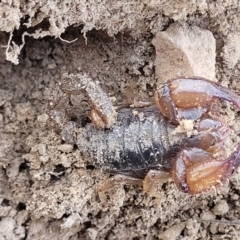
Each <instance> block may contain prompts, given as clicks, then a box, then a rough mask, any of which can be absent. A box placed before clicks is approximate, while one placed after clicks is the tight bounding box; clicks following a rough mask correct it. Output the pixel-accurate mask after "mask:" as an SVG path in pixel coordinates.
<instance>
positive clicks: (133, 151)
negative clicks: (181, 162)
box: [77, 106, 179, 178]
mask: <svg viewBox="0 0 240 240" xmlns="http://www.w3.org/2000/svg"><path fill="white" fill-rule="evenodd" d="M174 128H175V126H174V125H172V124H171V123H169V121H168V120H167V119H166V118H164V117H163V116H162V115H161V114H160V113H159V111H158V109H157V108H156V106H152V107H149V108H146V109H144V108H140V109H122V110H120V111H119V112H118V115H117V118H116V122H115V124H113V126H112V127H111V128H110V129H106V130H99V129H97V128H96V127H95V126H94V125H93V124H88V125H87V126H85V128H84V131H83V135H84V136H83V135H82V136H80V135H79V138H78V141H77V145H78V147H79V149H84V152H85V153H87V154H88V155H89V157H90V158H91V159H92V160H93V163H94V165H96V166H98V167H101V168H102V169H104V170H107V171H110V172H113V173H121V174H125V175H129V176H133V177H138V178H140V177H141V178H143V177H144V176H145V175H146V173H147V172H148V171H149V170H158V169H161V170H165V171H169V170H170V169H171V168H172V164H173V163H172V161H171V159H172V157H174V156H175V155H176V154H177V152H178V151H177V150H178V148H179V145H178V144H172V143H171V144H170V141H169V135H170V132H171V131H172V130H173V129H174ZM83 138H85V141H84V140H83Z"/></svg>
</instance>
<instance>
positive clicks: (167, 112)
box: [49, 74, 240, 194]
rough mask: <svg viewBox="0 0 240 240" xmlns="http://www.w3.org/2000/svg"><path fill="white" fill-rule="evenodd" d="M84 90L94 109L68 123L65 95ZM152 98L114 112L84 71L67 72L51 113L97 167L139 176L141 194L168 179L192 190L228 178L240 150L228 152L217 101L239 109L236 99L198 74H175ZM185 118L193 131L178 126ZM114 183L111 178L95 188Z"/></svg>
mask: <svg viewBox="0 0 240 240" xmlns="http://www.w3.org/2000/svg"><path fill="white" fill-rule="evenodd" d="M83 91H84V92H85V93H87V95H88V97H89V103H90V105H91V108H92V109H91V112H90V115H89V118H90V120H91V123H87V124H86V125H85V126H81V125H80V124H79V123H77V122H76V121H71V120H70V117H69V116H68V112H67V105H68V102H69V98H70V96H71V95H76V94H80V93H81V92H83ZM154 98H155V103H156V104H155V105H151V106H148V107H142V108H130V107H129V108H123V109H120V110H119V111H116V110H115V108H114V107H113V105H112V102H111V101H110V99H109V97H108V95H107V94H106V93H105V92H104V91H103V90H102V89H101V87H100V86H99V84H98V83H97V82H94V81H93V80H92V79H91V78H90V77H89V76H88V75H86V74H76V75H73V74H70V75H65V80H64V81H63V82H62V83H59V84H57V86H56V88H55V89H54V91H53V93H52V95H51V99H50V101H49V116H50V119H51V120H52V121H53V122H54V125H55V126H56V127H57V129H58V130H59V131H60V132H61V136H62V138H63V139H64V140H65V141H67V142H70V143H73V144H76V145H77V146H78V148H79V149H80V151H81V152H82V153H83V154H84V155H85V156H86V157H88V159H92V161H93V164H94V165H95V166H97V167H100V168H101V169H103V170H106V171H108V172H110V173H113V174H118V175H117V176H119V175H120V176H125V177H123V178H122V179H126V180H129V182H132V183H137V182H139V181H140V180H141V179H142V180H141V182H142V183H143V188H144V190H145V191H147V192H150V193H151V186H152V185H153V184H155V185H156V184H157V185H158V184H159V183H160V182H161V179H163V178H166V176H167V177H169V176H171V177H172V178H173V180H174V182H175V184H176V186H177V187H178V189H180V190H181V191H183V192H185V193H190V194H197V193H201V192H203V191H206V190H207V189H209V188H211V187H213V186H217V185H219V184H220V183H222V182H224V181H225V180H226V179H228V178H229V177H230V176H231V175H232V174H233V172H234V171H235V170H236V169H237V168H238V167H239V165H240V147H238V148H237V150H236V151H235V152H233V153H232V154H231V155H230V156H228V157H227V151H226V149H225V148H224V141H225V139H226V138H227V137H228V136H229V134H230V127H229V126H227V125H226V124H225V123H224V122H223V121H221V120H220V118H221V116H220V115H219V113H218V112H219V109H216V103H218V102H219V101H220V100H222V99H223V100H226V101H229V102H231V103H232V104H233V105H235V106H236V107H237V108H238V109H240V98H239V96H238V95H237V94H235V93H234V92H232V91H230V90H229V89H228V88H226V87H223V86H221V85H220V84H219V83H216V82H212V81H210V80H207V79H204V78H199V77H191V78H187V77H179V78H177V79H173V80H169V81H168V82H167V83H166V84H164V85H163V86H161V87H159V88H158V89H157V90H156V92H155V95H154ZM186 120H187V121H191V122H192V123H193V131H192V134H191V135H189V134H187V133H186V132H185V133H184V132H177V131H176V128H177V127H178V125H180V124H181V123H182V122H183V121H186ZM112 179H114V177H113V178H112ZM116 179H117V178H115V180H116ZM115 180H111V178H110V179H109V181H108V182H107V183H106V184H105V186H104V185H103V186H102V187H101V190H103V189H107V188H108V187H109V186H111V185H112V184H114V181H115ZM115 183H116V181H115Z"/></svg>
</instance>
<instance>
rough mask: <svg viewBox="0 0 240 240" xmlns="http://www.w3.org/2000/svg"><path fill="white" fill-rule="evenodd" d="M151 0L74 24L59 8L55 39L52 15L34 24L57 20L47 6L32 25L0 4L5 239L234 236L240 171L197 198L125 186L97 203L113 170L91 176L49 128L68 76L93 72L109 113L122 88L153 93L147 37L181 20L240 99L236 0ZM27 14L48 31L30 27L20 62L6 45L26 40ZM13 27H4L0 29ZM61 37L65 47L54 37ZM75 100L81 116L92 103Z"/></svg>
mask: <svg viewBox="0 0 240 240" xmlns="http://www.w3.org/2000/svg"><path fill="white" fill-rule="evenodd" d="M16 2H17V1H16ZM36 2H37V1H36ZM63 2H65V1H63ZM103 2H104V4H105V5H106V6H105V5H104V6H105V8H104V9H105V10H104V11H106V12H107V10H106V9H110V10H111V11H113V8H114V6H113V5H111V4H110V3H108V2H106V1H103ZM123 2H124V1H123ZM151 2H152V3H151V4H152V5H151V4H147V3H145V2H144V1H142V3H141V4H137V3H135V2H133V3H132V6H131V7H132V10H131V11H130V10H129V9H131V8H126V5H123V3H122V5H121V7H120V6H118V5H117V6H115V8H116V9H115V10H116V11H115V15H112V12H111V11H110V10H109V11H110V12H111V14H110V15H106V16H107V17H105V18H104V17H103V16H102V17H99V11H97V12H96V16H94V14H92V15H91V16H92V18H90V17H89V15H87V16H88V17H86V15H84V14H83V13H82V15H81V14H79V18H77V17H76V18H71V19H72V21H70V20H69V19H68V18H67V17H66V16H68V15H69V16H72V15H73V14H75V15H76V14H77V13H75V12H71V11H70V10H69V12H58V11H54V14H55V15H57V14H59V16H60V15H61V14H62V16H65V18H64V17H62V18H61V19H58V21H59V22H60V23H61V21H62V22H64V24H63V25H61V24H60V23H59V25H56V28H57V26H58V27H59V26H62V28H60V27H59V28H58V32H56V31H53V28H52V25H54V24H53V20H51V18H50V20H51V21H50V20H49V24H46V23H45V22H44V17H42V18H40V16H42V15H44V14H45V15H46V16H50V14H51V16H55V15H54V14H53V9H54V8H53V9H51V11H50V10H49V11H48V12H47V11H46V9H45V10H44V9H42V8H41V11H40V10H39V18H38V17H37V15H33V14H32V15H31V14H30V13H29V12H28V13H26V9H27V8H21V7H20V5H18V4H16V5H8V4H7V3H6V4H5V3H4V4H5V5H4V4H3V3H2V4H1V5H0V6H1V7H2V9H0V11H3V10H4V9H5V10H4V11H10V10H11V9H12V11H10V13H11V14H13V16H15V18H12V19H10V18H9V17H6V16H5V18H4V19H5V25H4V24H3V25H1V24H0V27H1V30H2V32H1V33H0V41H1V46H2V47H1V48H0V51H1V52H0V54H1V57H0V126H1V128H0V131H1V134H0V239H72V240H73V239H135V240H136V239H214V240H218V239H240V221H239V218H240V203H239V193H240V172H239V171H237V172H236V174H235V175H234V176H232V177H231V179H229V180H228V181H227V182H226V183H225V184H223V185H222V186H221V187H219V188H217V189H212V190H210V191H208V192H206V193H203V194H198V195H196V196H190V195H188V194H184V193H181V192H179V191H178V190H177V189H176V187H175V185H174V183H173V182H172V181H169V182H166V183H164V184H163V185H162V186H161V189H160V194H161V197H160V198H152V197H150V196H149V195H147V194H145V193H144V192H143V191H142V188H141V187H138V186H122V185H120V186H118V187H116V188H114V189H112V190H111V191H110V192H109V196H108V197H109V199H108V201H106V202H105V203H102V202H101V201H100V199H99V197H98V193H97V187H98V185H99V183H100V182H101V181H103V180H104V179H107V178H108V177H109V174H107V173H104V172H102V171H101V170H100V169H96V168H94V166H92V163H91V161H90V159H83V157H82V154H81V152H80V151H79V150H78V149H77V147H76V146H73V145H71V144H68V143H66V142H64V141H63V140H62V139H61V136H60V135H59V133H57V132H56V131H55V130H54V129H53V128H51V127H50V126H48V125H46V124H45V122H46V121H45V120H46V113H47V111H48V109H47V103H48V99H49V96H50V92H51V89H52V88H54V85H55V84H56V83H57V82H59V81H61V80H62V75H63V74H64V73H66V72H68V73H77V72H86V73H88V74H89V75H90V76H91V77H92V78H93V79H94V80H98V81H99V82H100V84H101V86H102V87H103V88H104V90H106V91H107V92H108V94H109V96H110V97H112V98H113V99H115V104H116V105H121V104H124V103H126V98H128V97H129V91H127V90H126V88H127V87H128V86H132V85H133V86H134V87H135V89H137V91H138V92H139V94H143V95H145V96H152V95H153V92H154V89H155V88H156V86H158V85H159V79H158V78H157V77H156V75H155V66H154V61H155V58H156V52H155V48H154V46H153V44H152V40H153V38H154V36H155V34H156V32H158V31H163V30H166V29H168V28H169V27H170V26H171V24H173V23H174V22H178V21H179V22H185V23H186V24H188V25H193V26H198V27H200V28H203V29H208V30H209V31H211V32H212V33H213V35H214V37H215V39H216V44H217V48H216V54H217V57H216V79H217V80H218V81H220V82H221V83H222V84H223V85H225V86H228V87H229V88H230V89H232V90H233V91H235V92H237V93H239V94H240V87H239V86H240V85H239V80H240V63H239V58H240V41H239V36H240V31H239V24H238V21H237V19H239V17H240V15H239V7H238V6H237V3H236V4H235V5H234V3H233V1H231V2H230V1H229V2H228V1H224V3H219V4H215V3H207V2H206V3H205V2H203V4H202V5H196V4H190V3H189V1H187V2H184V1H182V2H181V4H179V5H177V4H175V1H173V2H172V3H171V2H169V3H168V4H167V3H162V5H161V4H157V3H155V2H154V1H151ZM19 4H20V3H19ZM28 4H29V3H28ZM41 4H42V2H41ZM102 4H103V3H102ZM102 4H100V5H99V8H100V7H102ZM118 4H120V3H119V2H118ZM129 4H130V3H129ZM142 4H143V5H142ZM154 4H155V5H154ZM150 5H151V6H150ZM3 6H4V7H5V8H3ZM39 6H40V5H37V4H36V5H34V7H33V6H32V11H33V12H34V11H35V13H36V11H37V10H36V9H37V8H38V7H39ZM64 6H65V5H64ZM66 6H67V7H69V8H70V9H71V6H69V5H66ZM66 6H65V7H66ZM93 6H94V7H95V8H97V6H96V4H95V5H94V3H92V2H91V4H90V6H89V9H85V11H86V12H87V11H89V12H91V7H92V12H93V13H94V11H93V9H95V8H93ZM107 6H108V7H107ZM123 6H124V7H125V8H124V7H123ZM141 6H143V7H142V8H141ZM58 7H59V6H58ZM62 7H63V6H62ZM117 7H118V8H117ZM134 7H136V8H134ZM164 7H165V8H164ZM56 8H57V6H56ZM6 9H7V10H6ZM65 9H66V8H65ZM133 9H135V14H132V15H131V12H134V10H133ZM18 10H19V11H18ZM117 10H119V11H117ZM29 11H30V10H29ZM44 11H45V12H44ZM82 11H83V10H82ZM121 12H122V13H123V12H124V13H125V15H124V14H122V15H121ZM20 13H21V14H22V15H21V14H20ZM136 13H138V14H136ZM1 14H3V13H2V12H1ZM24 14H25V15H24ZM27 14H29V18H27V19H28V21H29V22H30V20H29V19H30V16H35V18H36V19H37V20H38V21H37V23H38V22H41V21H42V22H41V24H42V25H41V29H42V31H43V29H48V31H47V30H46V31H45V32H44V34H43V33H42V35H41V34H40V33H39V32H38V33H39V35H37V31H38V30H39V28H35V29H34V28H32V29H31V32H32V33H34V34H35V35H34V36H26V37H25V43H24V45H23V46H22V49H21V51H20V52H19V55H18V53H16V52H17V50H16V49H17V48H14V47H13V46H14V44H13V41H14V42H15V43H16V44H18V46H20V45H21V44H22V43H23V41H22V34H23V32H24V31H27V30H26V26H24V25H21V19H23V17H24V16H26V15H27ZM71 14H72V15H71ZM7 16H9V15H7ZM16 16H17V17H16ZM83 16H84V18H83ZM111 16H115V17H114V18H113V17H111ZM81 17H82V18H81ZM94 17H95V18H94ZM18 18H19V19H18ZM69 18H70V17H69ZM93 18H94V19H95V20H94V21H93ZM36 19H35V20H36ZM40 19H42V20H40ZM83 19H84V21H83ZM96 19H97V20H96ZM10 20H11V21H10ZM120 20H121V21H120ZM130 20H131V21H130ZM0 21H1V20H0ZM24 21H26V18H24ZM45 21H46V19H45ZM54 21H55V22H57V20H56V17H54ZM67 21H69V22H68V24H67V23H66V22H67ZM127 21H128V22H127ZM29 22H28V23H29ZM93 22H94V24H93ZM10 23H11V24H12V25H8V27H9V28H5V29H4V28H3V27H2V26H6V24H10ZM30 23H31V24H32V26H34V23H33V21H32V22H30ZM30 23H29V24H30ZM130 23H131V24H130ZM31 24H30V25H31ZM38 24H39V23H38ZM70 25H74V26H70ZM43 26H44V27H45V28H44V27H43ZM28 27H29V26H28ZM56 28H55V30H56ZM13 29H15V31H13V38H10V39H11V41H12V42H10V43H9V44H10V45H9V46H10V48H9V49H8V53H9V51H10V52H14V51H15V53H16V54H15V55H14V54H13V55H14V57H13V58H11V56H13V55H11V54H10V55H11V56H10V57H9V56H8V59H10V60H12V61H13V62H15V63H16V59H17V58H18V61H19V64H18V65H14V64H13V63H11V62H10V61H7V60H5V59H6V55H5V50H6V48H5V47H4V46H7V44H8V40H9V36H10V37H11V35H10V34H9V32H10V31H11V30H13ZM59 29H60V30H59ZM96 29H97V30H96ZM59 33H61V38H62V39H59V38H55V37H59V36H60V34H59ZM83 33H84V34H83ZM53 36H54V37H53ZM35 38H38V39H35ZM63 39H65V40H68V41H69V42H66V41H63ZM74 39H76V41H73V42H71V40H74ZM14 49H15V50H14ZM196 64H197V63H196ZM78 100H79V99H78V97H76V98H73V99H72V102H74V101H75V104H73V105H74V107H75V109H74V111H75V113H77V114H79V115H84V114H86V112H87V110H88V106H86V104H85V102H84V101H79V105H78V103H76V101H78ZM76 106H77V107H76ZM223 112H225V113H227V114H228V116H227V118H226V117H224V118H226V119H228V123H229V125H230V126H231V128H232V132H233V133H232V135H231V139H230V140H229V141H230V142H232V144H233V145H234V144H235V145H236V143H238V142H240V139H239V137H238V134H239V132H240V129H239V124H238V122H240V116H239V114H238V112H237V111H236V110H235V109H234V108H233V107H231V106H230V104H225V105H224V111H223Z"/></svg>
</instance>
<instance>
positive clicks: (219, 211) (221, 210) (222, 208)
mask: <svg viewBox="0 0 240 240" xmlns="http://www.w3.org/2000/svg"><path fill="white" fill-rule="evenodd" d="M228 210H229V206H228V204H227V202H226V201H225V200H221V201H219V202H218V203H217V204H216V205H215V207H214V208H213V213H214V214H215V215H224V214H225V213H227V212H228Z"/></svg>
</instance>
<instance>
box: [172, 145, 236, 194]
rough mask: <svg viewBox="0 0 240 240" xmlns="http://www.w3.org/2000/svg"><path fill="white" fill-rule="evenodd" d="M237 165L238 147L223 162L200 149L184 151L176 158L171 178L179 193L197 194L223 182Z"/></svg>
mask: <svg viewBox="0 0 240 240" xmlns="http://www.w3.org/2000/svg"><path fill="white" fill-rule="evenodd" d="M239 165H240V146H239V147H238V149H237V151H235V152H234V153H233V154H232V155H231V156H230V157H228V158H227V159H225V160H218V159H216V158H214V157H212V155H210V154H209V153H207V152H205V151H203V150H202V149H198V148H192V149H186V150H183V151H181V152H180V153H179V154H178V156H177V160H176V163H175V166H174V168H173V178H174V181H175V183H176V185H177V187H178V188H179V189H180V190H181V191H183V192H186V193H190V194H197V193H201V192H203V191H206V190H207V189H209V188H210V187H213V186H217V185H219V184H221V183H222V182H224V181H225V180H226V179H228V178H229V177H230V176H231V175H232V173H233V172H234V171H235V169H237V168H238V167H239Z"/></svg>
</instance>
